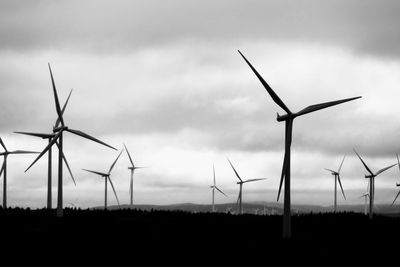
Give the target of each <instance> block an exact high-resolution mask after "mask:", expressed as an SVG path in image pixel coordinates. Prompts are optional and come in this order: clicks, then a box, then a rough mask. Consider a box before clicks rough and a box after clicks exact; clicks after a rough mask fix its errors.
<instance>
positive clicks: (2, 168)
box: [0, 160, 6, 177]
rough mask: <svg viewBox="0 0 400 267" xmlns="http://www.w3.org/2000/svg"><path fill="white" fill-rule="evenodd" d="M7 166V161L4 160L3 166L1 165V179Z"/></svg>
mask: <svg viewBox="0 0 400 267" xmlns="http://www.w3.org/2000/svg"><path fill="white" fill-rule="evenodd" d="M5 165H6V161H5V160H3V164H2V165H1V169H0V177H1V175H2V174H3V171H4V168H5Z"/></svg>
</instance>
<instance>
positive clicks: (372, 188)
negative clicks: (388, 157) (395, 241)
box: [354, 149, 397, 219]
mask: <svg viewBox="0 0 400 267" xmlns="http://www.w3.org/2000/svg"><path fill="white" fill-rule="evenodd" d="M354 152H355V153H356V154H357V156H358V158H359V159H360V160H361V162H362V164H363V165H364V167H365V169H366V170H367V171H368V172H369V175H365V178H367V179H369V218H370V219H372V217H373V215H374V214H373V213H374V200H375V177H376V176H378V175H379V174H381V173H382V172H384V171H386V170H388V169H390V168H392V167H393V166H395V165H397V163H395V164H393V165H390V166H388V167H385V168H383V169H381V170H379V171H377V172H376V173H373V172H372V171H371V169H370V168H368V166H367V164H365V162H364V161H363V160H362V158H361V156H360V155H359V154H358V153H357V151H356V150H355V149H354Z"/></svg>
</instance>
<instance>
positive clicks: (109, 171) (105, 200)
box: [83, 150, 124, 210]
mask: <svg viewBox="0 0 400 267" xmlns="http://www.w3.org/2000/svg"><path fill="white" fill-rule="evenodd" d="M122 152H124V150H121V152H120V153H119V154H118V157H117V158H116V159H115V161H114V162H113V164H111V167H110V169H109V170H108V172H107V173H104V172H98V171H92V170H87V169H83V170H84V171H87V172H91V173H94V174H97V175H100V176H101V177H103V178H104V182H105V189H104V209H105V210H106V209H107V180H108V181H110V184H111V187H112V190H113V191H114V195H115V198H116V199H117V202H118V206H119V200H118V197H117V192H115V188H114V185H113V183H112V181H111V178H110V175H111V171H112V169H113V168H114V166H115V163H117V160H118V159H119V157H120V156H121V154H122Z"/></svg>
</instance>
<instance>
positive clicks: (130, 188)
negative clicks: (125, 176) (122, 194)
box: [124, 144, 145, 206]
mask: <svg viewBox="0 0 400 267" xmlns="http://www.w3.org/2000/svg"><path fill="white" fill-rule="evenodd" d="M124 147H125V150H126V153H127V154H128V157H129V161H130V162H131V167H128V169H129V170H131V183H130V186H129V194H130V196H131V206H132V205H133V174H134V173H135V170H136V169H143V168H145V167H136V166H135V164H133V160H132V157H131V155H130V154H129V151H128V148H127V147H126V145H125V144H124Z"/></svg>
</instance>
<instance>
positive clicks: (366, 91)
mask: <svg viewBox="0 0 400 267" xmlns="http://www.w3.org/2000/svg"><path fill="white" fill-rule="evenodd" d="M398 14H400V2H399V1H395V0H388V1H385V2H384V4H383V3H382V1H377V0H376V1H371V0H346V1H344V0H339V1H338V0H326V1H317V0H298V1H283V0H279V1H278V0H277V1H271V0H268V1H265V0H263V1H255V0H250V1H239V0H223V1H215V0H213V1H211V0H203V1H188V0H181V1H178V0H172V1H171V0H169V1H154V0H147V1H97V0H96V1H94V0H93V1H77V0H76V1H7V0H3V1H1V2H0V38H1V42H0V106H1V110H0V136H1V137H2V139H3V140H4V142H5V143H6V145H7V146H8V147H9V148H10V149H32V150H37V151H40V150H42V149H43V148H44V146H45V144H46V142H45V141H44V140H41V139H35V138H31V137H25V136H19V135H16V134H13V133H12V132H13V131H16V130H19V131H36V132H49V131H50V130H51V127H52V124H54V121H55V119H56V111H55V105H54V100H53V95H52V89H51V81H50V76H49V73H48V69H47V62H50V63H51V65H52V68H53V74H54V77H55V81H56V85H57V88H58V92H59V97H60V101H61V102H62V103H63V102H64V101H65V99H66V97H67V95H68V93H69V90H70V89H71V88H73V89H74V91H73V94H72V97H71V101H70V104H69V106H68V108H67V110H66V112H65V121H66V124H67V125H68V126H69V127H71V128H74V129H79V130H82V131H84V132H87V133H89V134H92V135H94V136H96V137H97V138H99V139H101V140H103V141H105V142H107V143H109V144H111V145H113V146H115V147H117V148H119V149H122V147H123V142H125V143H126V145H127V146H128V149H129V150H130V152H131V154H132V156H133V159H134V161H135V162H136V164H137V165H140V166H148V167H149V168H147V169H143V170H138V171H137V173H136V174H135V181H134V202H135V203H137V204H145V203H147V204H171V203H180V202H194V203H203V204H205V203H209V202H210V200H211V191H210V188H209V185H211V183H212V164H213V163H214V164H215V168H216V174H217V183H218V185H219V187H220V188H221V189H222V190H224V191H225V192H226V193H227V194H228V195H229V198H225V197H224V196H217V198H216V202H218V203H222V202H234V201H236V198H237V193H238V186H237V185H236V178H235V176H234V173H233V171H232V170H231V169H230V166H229V165H228V163H227V161H226V157H229V158H230V159H231V160H232V162H233V164H234V165H235V166H236V169H237V171H238V172H239V174H241V175H242V176H243V178H259V177H265V178H268V179H267V180H266V181H261V182H256V183H253V184H251V183H250V184H246V185H245V186H244V194H243V200H244V201H275V200H276V196H277V190H278V186H279V179H280V172H281V168H282V161H283V155H284V154H283V153H284V152H283V151H284V150H283V149H284V123H281V122H277V121H276V112H279V113H281V114H283V111H282V110H281V109H280V108H279V107H278V106H277V105H276V104H275V103H274V102H273V101H272V100H271V98H270V97H269V95H268V94H267V92H266V91H265V89H264V88H263V87H262V85H261V84H260V82H259V81H258V80H257V79H256V77H255V76H254V74H253V73H252V72H251V70H250V69H249V67H248V66H247V65H246V63H245V62H244V61H243V59H242V58H241V57H240V55H239V54H238V53H237V49H240V50H241V51H242V52H243V53H244V54H245V55H246V56H247V58H248V59H249V60H250V61H251V62H252V64H253V65H254V67H255V68H257V69H258V71H259V72H260V73H261V75H263V77H264V78H265V79H266V80H267V82H268V83H269V84H270V86H271V87H272V88H273V89H274V90H275V92H276V93H277V94H278V95H279V96H280V97H281V98H282V99H283V101H284V102H285V103H286V105H287V106H288V107H289V108H290V109H291V110H294V111H298V110H300V109H302V108H304V107H306V106H308V105H311V104H315V103H319V102H325V101H331V100H336V99H341V98H347V97H353V96H358V95H362V96H363V98H362V99H360V100H357V101H354V102H350V103H346V104H343V105H340V106H335V107H333V108H330V109H327V110H322V111H319V112H316V113H313V114H309V115H306V116H304V117H301V118H298V119H296V120H295V122H294V132H293V144H292V201H293V203H298V204H320V205H331V204H332V202H333V177H332V176H331V175H330V173H328V172H326V171H324V168H332V169H336V168H338V166H339V164H340V161H341V159H342V157H343V155H344V154H345V153H347V154H348V156H347V159H346V161H345V163H344V165H343V169H342V183H343V186H344V189H345V191H346V193H347V196H348V198H347V201H344V200H343V199H341V198H340V196H339V203H340V204H354V203H363V199H359V198H358V197H359V196H360V195H361V194H363V193H364V191H365V190H366V186H367V181H366V180H365V179H364V178H363V175H364V173H365V170H364V169H363V166H362V165H361V162H359V160H358V159H357V158H355V156H354V153H353V152H352V149H353V147H354V148H356V149H357V150H358V151H359V153H360V154H361V155H362V156H364V157H365V161H366V162H367V164H368V165H370V167H371V168H372V169H373V170H375V171H377V170H379V169H381V168H383V167H386V166H388V165H390V164H393V163H395V162H396V158H395V153H397V152H400V145H399V143H398V137H399V135H400V121H399V120H398V119H397V117H398V115H399V114H400V106H399V105H398V99H399V97H400V46H399V45H398V44H399V43H400V29H399V27H398V25H400V17H399V15H398ZM64 149H65V154H66V156H67V158H68V159H69V162H70V165H71V167H72V171H73V173H74V174H75V178H76V182H77V185H76V187H75V186H74V185H73V183H72V181H71V179H70V178H69V177H68V175H65V177H64V185H65V193H64V199H65V203H74V204H75V205H79V206H81V207H90V206H97V205H102V204H103V198H104V182H103V180H102V179H101V178H99V177H97V176H94V175H92V174H89V173H86V172H84V171H82V168H87V169H93V170H98V171H107V170H108V168H109V166H110V165H111V163H112V162H113V160H114V159H115V157H116V156H117V155H118V152H116V151H113V150H110V149H108V148H106V147H103V146H101V145H98V144H96V143H93V142H90V141H88V140H85V139H82V138H79V137H76V136H72V135H71V134H69V133H67V134H65V141H64ZM33 160H34V156H10V158H9V161H8V173H9V174H8V177H9V179H8V192H9V193H8V202H9V204H10V205H11V206H24V207H26V206H31V207H43V206H45V204H46V183H47V178H46V175H47V174H46V170H47V160H46V158H43V159H41V160H40V161H39V162H38V163H37V164H36V165H35V166H34V167H33V168H32V169H31V170H29V171H28V172H27V173H24V169H25V168H26V167H27V166H28V165H29V164H30V163H31V162H32V161H33ZM54 161H55V164H56V157H54ZM55 164H54V167H55V166H56V165H55ZM128 167H129V161H128V158H127V156H126V154H123V156H122V157H121V159H120V161H119V162H118V163H117V165H116V167H115V171H114V172H113V174H112V179H113V181H114V184H115V186H116V189H117V193H118V195H119V198H120V200H121V202H122V203H127V202H128V201H129V193H128V192H129V170H128V169H127V168H128ZM53 181H54V188H53V189H54V190H53V192H54V196H53V197H54V201H55V199H56V173H54V179H53ZM396 182H400V173H399V169H398V168H397V167H396V168H392V169H390V170H389V171H387V172H385V173H383V174H381V175H380V176H378V178H377V179H376V202H377V203H381V204H385V203H388V204H389V203H391V201H392V200H393V199H394V197H395V195H396V193H397V192H396V190H397V189H396V187H395V184H396ZM110 193H111V192H110ZM110 201H111V204H115V203H116V202H115V199H113V198H111V199H110ZM66 205H68V204H66Z"/></svg>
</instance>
